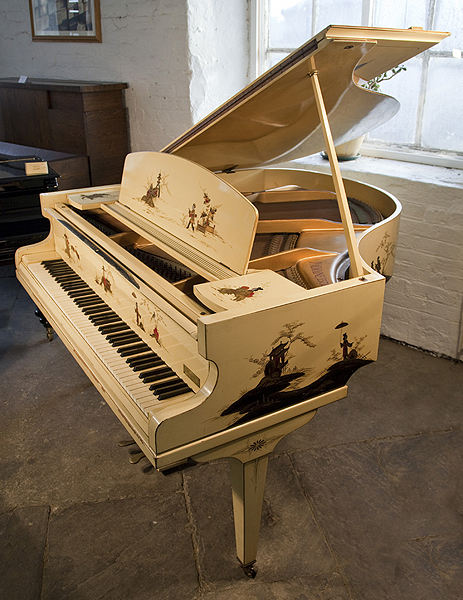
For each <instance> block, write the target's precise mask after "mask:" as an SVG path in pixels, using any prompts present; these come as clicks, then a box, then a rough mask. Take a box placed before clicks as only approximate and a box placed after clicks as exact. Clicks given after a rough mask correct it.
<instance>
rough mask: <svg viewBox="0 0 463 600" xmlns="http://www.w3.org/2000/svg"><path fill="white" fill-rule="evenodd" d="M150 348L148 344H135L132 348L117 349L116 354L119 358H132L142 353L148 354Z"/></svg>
mask: <svg viewBox="0 0 463 600" xmlns="http://www.w3.org/2000/svg"><path fill="white" fill-rule="evenodd" d="M149 351H151V348H150V347H149V346H148V344H145V343H144V342H142V343H141V344H135V345H134V346H127V347H125V348H119V349H118V352H119V354H120V355H121V356H123V357H124V356H134V355H136V354H142V353H143V352H149Z"/></svg>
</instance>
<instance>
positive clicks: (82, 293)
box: [65, 289, 92, 298]
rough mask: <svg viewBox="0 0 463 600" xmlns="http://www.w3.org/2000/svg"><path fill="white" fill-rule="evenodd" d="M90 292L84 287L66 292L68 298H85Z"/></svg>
mask: <svg viewBox="0 0 463 600" xmlns="http://www.w3.org/2000/svg"><path fill="white" fill-rule="evenodd" d="M65 291H66V290H65ZM91 293H92V292H91V290H84V289H74V290H71V291H68V292H67V294H68V296H69V298H85V297H86V296H89V295H91Z"/></svg>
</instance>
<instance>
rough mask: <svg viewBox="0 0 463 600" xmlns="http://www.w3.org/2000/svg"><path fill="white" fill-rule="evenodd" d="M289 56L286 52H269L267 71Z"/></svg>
mask: <svg viewBox="0 0 463 600" xmlns="http://www.w3.org/2000/svg"><path fill="white" fill-rule="evenodd" d="M286 56H288V54H287V53H286V52H269V53H268V55H267V69H270V68H271V67H273V66H275V65H276V64H277V63H279V62H280V60H283V59H284V58H285V57H286Z"/></svg>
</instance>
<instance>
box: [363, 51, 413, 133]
mask: <svg viewBox="0 0 463 600" xmlns="http://www.w3.org/2000/svg"><path fill="white" fill-rule="evenodd" d="M405 66H406V67H407V70H406V71H402V72H401V73H398V74H397V75H396V77H394V78H393V79H390V80H389V81H384V82H383V83H381V92H382V93H383V94H389V95H390V96H393V97H394V98H397V100H398V101H399V102H400V110H399V112H398V113H397V114H396V115H395V117H393V118H392V119H391V120H390V121H388V122H387V123H385V124H384V125H381V127H378V128H377V129H374V130H373V131H372V132H371V133H370V134H369V136H368V139H369V140H381V141H384V142H390V143H396V144H414V143H415V133H416V119H417V112H418V102H419V97H420V82H421V68H422V61H421V59H419V58H412V59H411V60H409V61H407V63H406V65H405Z"/></svg>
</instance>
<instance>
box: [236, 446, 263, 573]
mask: <svg viewBox="0 0 463 600" xmlns="http://www.w3.org/2000/svg"><path fill="white" fill-rule="evenodd" d="M229 463H230V472H231V480H232V494H233V513H234V518H235V538H236V555H237V557H238V560H239V561H240V563H241V567H242V569H243V571H244V572H245V573H246V575H247V576H248V577H252V578H254V577H255V576H256V573H257V571H256V569H255V568H254V564H255V562H256V557H257V544H258V541H259V529H260V518H261V513H262V503H263V499H264V487H265V476H266V474H267V464H268V454H266V455H264V456H261V457H259V458H255V459H254V460H250V461H248V462H244V463H243V462H241V461H240V460H239V459H237V458H230V459H229Z"/></svg>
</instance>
